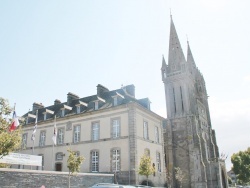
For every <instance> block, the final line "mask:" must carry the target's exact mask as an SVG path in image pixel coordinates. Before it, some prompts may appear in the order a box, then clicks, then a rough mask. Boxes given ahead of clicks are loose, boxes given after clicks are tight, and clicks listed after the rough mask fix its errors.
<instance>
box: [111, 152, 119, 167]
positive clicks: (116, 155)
mask: <svg viewBox="0 0 250 188" xmlns="http://www.w3.org/2000/svg"><path fill="white" fill-rule="evenodd" d="M112 171H113V172H116V171H120V150H118V149H113V150H112Z"/></svg>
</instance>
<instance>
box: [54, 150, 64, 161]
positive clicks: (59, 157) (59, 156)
mask: <svg viewBox="0 0 250 188" xmlns="http://www.w3.org/2000/svg"><path fill="white" fill-rule="evenodd" d="M56 160H57V161H62V160H63V152H58V153H56Z"/></svg>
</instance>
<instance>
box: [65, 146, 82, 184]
mask: <svg viewBox="0 0 250 188" xmlns="http://www.w3.org/2000/svg"><path fill="white" fill-rule="evenodd" d="M67 151H68V152H69V157H68V160H67V167H68V169H69V187H70V176H71V175H76V174H77V172H80V168H81V164H82V163H83V161H84V160H85V158H84V157H83V156H77V155H76V152H75V151H72V150H71V149H68V150H67Z"/></svg>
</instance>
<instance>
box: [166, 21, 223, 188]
mask: <svg viewBox="0 0 250 188" xmlns="http://www.w3.org/2000/svg"><path fill="white" fill-rule="evenodd" d="M161 72H162V81H163V83H164V86H165V97H166V107H167V126H166V135H165V143H166V146H165V152H166V164H167V170H168V172H170V173H171V174H174V173H175V168H177V167H179V168H180V170H181V171H182V173H183V174H184V179H183V180H182V182H181V184H182V186H183V187H187V188H189V187H191V188H198V187H199V188H214V187H218V188H221V187H227V181H226V179H225V177H226V170H225V163H224V161H223V160H221V159H220V158H219V152H218V147H217V144H216V136H215V131H214V130H213V129H212V126H211V120H210V114H209V106H208V100H207V99H208V95H207V91H206V86H205V80H204V78H203V75H202V74H201V72H200V71H199V70H198V68H197V67H196V64H195V61H194V58H193V55H192V52H191V49H190V46H189V43H188V44H187V60H186V59H185V56H184V53H183V51H182V48H181V44H180V41H179V39H178V35H177V32H176V29H175V25H174V23H173V20H172V16H171V23H170V39H169V54H168V64H166V61H165V59H164V57H163V59H162V68H161ZM171 180H172V182H171V184H172V186H173V187H178V186H180V181H178V179H176V178H175V177H174V176H173V178H171Z"/></svg>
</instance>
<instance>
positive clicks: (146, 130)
mask: <svg viewBox="0 0 250 188" xmlns="http://www.w3.org/2000/svg"><path fill="white" fill-rule="evenodd" d="M143 137H144V138H145V139H148V122H146V121H144V123H143Z"/></svg>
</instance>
